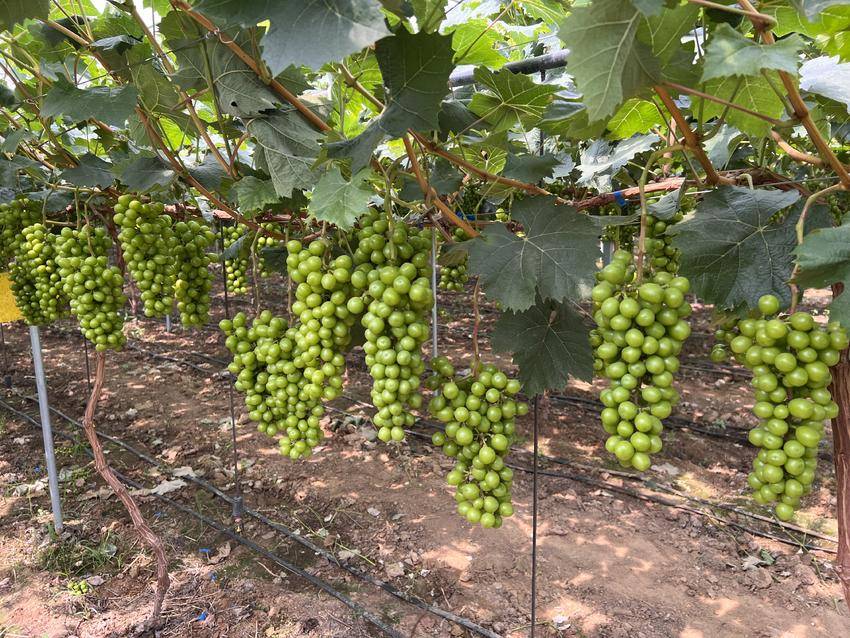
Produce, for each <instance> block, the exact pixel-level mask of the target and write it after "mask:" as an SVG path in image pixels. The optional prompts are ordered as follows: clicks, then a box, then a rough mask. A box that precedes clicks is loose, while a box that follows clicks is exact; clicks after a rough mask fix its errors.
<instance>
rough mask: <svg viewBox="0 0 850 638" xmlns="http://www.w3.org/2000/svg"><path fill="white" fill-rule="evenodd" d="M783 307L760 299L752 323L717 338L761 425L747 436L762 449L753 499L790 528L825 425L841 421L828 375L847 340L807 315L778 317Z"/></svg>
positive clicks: (732, 326)
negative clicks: (738, 368) (748, 379)
mask: <svg viewBox="0 0 850 638" xmlns="http://www.w3.org/2000/svg"><path fill="white" fill-rule="evenodd" d="M780 308H781V305H780V302H779V299H777V298H776V297H775V296H774V295H763V296H762V297H761V298H760V299H759V300H758V315H757V316H755V317H746V318H744V319H741V320H739V321H738V322H737V323H733V322H729V321H727V322H726V323H725V324H724V327H723V328H721V329H720V330H718V334H717V337H718V338H719V339H720V340H722V341H724V342H726V343H727V344H728V347H729V349H730V350H731V351H732V352H733V353H734V354H733V356H734V357H735V359H736V360H737V361H738V362H739V363H741V364H743V365H744V366H746V367H747V368H749V369H750V370H752V372H753V381H752V385H753V387H754V388H755V399H756V401H755V403H754V404H753V408H752V411H753V414H755V416H756V417H758V419H759V424H758V425H757V426H756V427H755V428H753V429H752V430H750V432H749V435H748V438H749V441H750V443H751V444H752V445H754V446H755V447H756V448H758V449H759V451H758V453H757V454H756V458H755V459H754V460H753V471H752V472H751V473H750V474H749V476H748V477H747V482H748V483H749V485H750V487H751V488H752V490H753V499H754V500H755V501H756V502H757V503H760V504H762V505H767V504H770V505H772V506H773V509H774V513H775V514H776V517H777V518H778V519H780V520H783V521H787V520H790V519H792V518H793V517H794V512H795V511H796V509H797V508H798V507H799V505H800V499H801V498H802V497H803V496H805V495H806V494H808V493H809V492H810V491H811V488H812V482H813V481H814V479H815V474H816V470H817V450H818V445H819V444H820V441H821V439H822V438H823V429H824V421H825V420H827V419H832V418H835V416H837V414H838V405H837V404H836V403H835V401H833V400H832V394H831V393H830V390H829V385H830V383H831V382H832V374H831V373H830V368H832V367H833V366H835V365H836V364H837V363H838V360H839V358H840V353H841V351H842V350H844V349H845V348H846V347H847V345H848V341H850V340H849V339H848V336H847V332H846V331H845V330H844V328H842V327H841V326H840V325H839V324H838V323H836V322H830V323H829V324H827V325H825V326H821V325H818V323H817V322H816V320H815V318H814V317H813V316H812V315H811V314H810V313H808V312H795V313H793V314H791V315H780V314H779V312H780ZM718 347H722V346H715V348H718Z"/></svg>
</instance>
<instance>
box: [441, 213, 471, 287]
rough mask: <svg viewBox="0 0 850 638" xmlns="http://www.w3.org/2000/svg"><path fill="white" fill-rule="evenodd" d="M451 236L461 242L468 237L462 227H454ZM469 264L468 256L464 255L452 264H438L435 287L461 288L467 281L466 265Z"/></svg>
mask: <svg viewBox="0 0 850 638" xmlns="http://www.w3.org/2000/svg"><path fill="white" fill-rule="evenodd" d="M452 236H453V237H454V240H455V241H456V242H462V241H466V240H467V239H469V237H467V235H466V233H465V232H464V230H463V229H462V228H455V229H454V230H453V231H452ZM468 265H469V256H468V255H467V256H464V258H463V261H461V262H460V263H459V264H455V265H453V266H440V280H439V281H438V282H437V288H439V289H440V290H454V291H461V290H463V286H464V284H466V282H467V281H469V273H468V272H467V266H468Z"/></svg>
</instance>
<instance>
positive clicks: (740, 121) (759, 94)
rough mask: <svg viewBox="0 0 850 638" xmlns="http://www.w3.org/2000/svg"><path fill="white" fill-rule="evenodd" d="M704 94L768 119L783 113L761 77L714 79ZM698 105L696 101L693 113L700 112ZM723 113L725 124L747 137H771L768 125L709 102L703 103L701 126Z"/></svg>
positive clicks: (772, 92)
mask: <svg viewBox="0 0 850 638" xmlns="http://www.w3.org/2000/svg"><path fill="white" fill-rule="evenodd" d="M773 79H774V82H776V83H777V84H776V85H777V86H779V85H780V83H779V79H778V78H775V77H774V78H773ZM704 91H705V92H706V93H709V94H710V95H713V96H715V97H719V98H721V99H723V100H727V101H730V102H733V103H734V104H738V105H740V106H743V107H745V108H747V109H750V110H751V111H755V112H756V113H761V114H762V115H767V116H769V117H773V118H777V119H779V118H781V117H782V116H783V114H784V113H785V108H784V106H783V104H782V100H780V99H779V96H778V95H776V93H775V92H774V90H773V88H772V87H771V85H770V82H769V81H768V80H767V78H766V77H765V76H764V75H758V76H746V77H728V78H715V79H713V80H711V81H710V82H708V83H707V84H706V86H705V88H704ZM698 104H699V103H698V101H695V105H694V106H693V107H692V112H694V113H699V112H700V108H699V106H698ZM722 113H726V121H727V122H728V123H729V124H730V125H732V126H734V127H735V128H737V129H739V130H740V131H743V132H744V133H747V134H748V135H751V136H754V137H764V136H766V135H768V134H769V133H770V122H767V121H765V120H763V119H761V118H759V117H756V116H754V115H750V114H748V113H744V112H743V111H740V110H738V109H732V108H727V107H726V106H724V105H723V104H718V103H717V102H713V101H709V100H705V101H704V102H703V104H702V117H703V121H704V122H706V121H708V120H711V119H713V118H715V117H720V115H721V114H722Z"/></svg>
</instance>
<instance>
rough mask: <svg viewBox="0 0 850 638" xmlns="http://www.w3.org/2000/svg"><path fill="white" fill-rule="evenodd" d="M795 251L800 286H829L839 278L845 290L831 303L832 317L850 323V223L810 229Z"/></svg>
mask: <svg viewBox="0 0 850 638" xmlns="http://www.w3.org/2000/svg"><path fill="white" fill-rule="evenodd" d="M796 254H797V263H798V264H799V266H800V272H799V273H798V275H797V283H798V284H799V285H800V286H803V287H806V288H826V287H827V286H830V285H832V284H834V283H838V282H841V283H842V284H843V285H844V291H843V292H842V293H841V294H840V295H839V296H838V297H835V298H833V301H832V303H831V304H830V305H829V315H830V317H829V318H830V319H831V320H833V321H840V322H841V325H842V326H844V327H845V328H847V327H850V292H848V291H850V224H847V223H844V224H842V225H841V226H837V227H835V228H820V229H817V230H814V231H812V232H811V233H808V234H807V235H805V237H804V238H803V243H802V244H800V245H799V246H798V247H797V250H796Z"/></svg>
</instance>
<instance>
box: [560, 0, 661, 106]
mask: <svg viewBox="0 0 850 638" xmlns="http://www.w3.org/2000/svg"><path fill="white" fill-rule="evenodd" d="M642 19H643V18H642V16H641V13H640V12H639V11H638V10H637V9H635V8H634V7H633V6H632V4H631V3H630V2H629V1H628V0H596V1H595V2H593V3H591V4H589V5H586V6H582V7H574V8H573V11H572V13H571V14H570V16H569V17H568V18H567V19H566V20H565V21H564V22H563V23H562V25H561V28H560V31H559V32H558V35H559V37H560V38H561V40H563V41H564V43H565V44H566V45H567V47H568V48H569V49H570V51H571V53H570V56H569V60H568V61H569V67H570V70H571V73H572V74H573V76H574V77H575V81H576V85H577V86H578V88H579V90H580V91H581V92H582V95H583V102H584V104H585V106H587V112H588V118H589V121H590V122H596V121H598V120H601V119H603V118H606V117H608V116H610V115H613V114H614V113H615V112H616V110H617V108H619V106H620V105H621V104H622V103H623V102H624V101H625V100H626V99H628V98H630V97H633V96H634V95H636V94H637V93H639V92H640V91H641V90H642V89H643V88H645V87H648V86H651V85H652V84H653V83H654V81H655V79H656V78H657V77H658V76H659V69H658V61H657V60H656V58H655V56H654V55H653V54H652V51H651V50H650V49H649V47H647V46H646V45H645V44H643V43H642V42H640V41H638V39H637V37H636V36H637V31H638V27H639V26H640V24H641V21H642Z"/></svg>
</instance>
